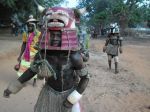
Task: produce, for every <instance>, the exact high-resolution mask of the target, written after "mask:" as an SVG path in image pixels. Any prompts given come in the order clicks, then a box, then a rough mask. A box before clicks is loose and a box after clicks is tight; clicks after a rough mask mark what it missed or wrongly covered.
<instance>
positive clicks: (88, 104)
mask: <svg viewBox="0 0 150 112" xmlns="http://www.w3.org/2000/svg"><path fill="white" fill-rule="evenodd" d="M20 44H21V41H18V40H15V41H13V40H0V48H1V49H0V63H1V67H0V112H33V108H34V104H35V102H36V100H37V97H38V94H39V92H40V90H41V87H42V85H43V81H40V80H39V81H38V83H37V86H36V87H32V85H31V84H32V80H31V81H29V82H28V83H27V85H26V87H25V88H23V89H22V90H21V91H20V92H19V93H18V94H16V95H11V97H10V98H9V99H7V98H3V91H4V89H5V88H6V87H7V85H8V83H9V82H10V81H12V80H15V79H16V78H17V75H16V72H15V71H14V70H13V66H14V65H15V64H16V63H17V61H16V58H17V54H18V53H19V48H18V46H20ZM103 45H104V41H103V40H91V46H90V61H89V62H88V67H89V73H90V76H91V78H90V82H89V85H88V88H87V89H86V91H85V92H84V96H83V98H82V103H83V104H84V106H83V108H84V112H150V61H149V60H150V46H149V45H150V41H146V42H128V41H125V42H124V52H123V54H121V55H120V56H119V57H120V65H119V69H120V73H119V74H114V65H113V66H112V68H113V69H112V70H108V65H107V55H106V54H105V53H103V52H102V46H103ZM6 48H7V49H6Z"/></svg>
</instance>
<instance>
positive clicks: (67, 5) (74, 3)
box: [61, 0, 78, 8]
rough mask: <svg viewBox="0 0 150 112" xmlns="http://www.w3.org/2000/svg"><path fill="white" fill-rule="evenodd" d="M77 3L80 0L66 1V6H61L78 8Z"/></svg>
mask: <svg viewBox="0 0 150 112" xmlns="http://www.w3.org/2000/svg"><path fill="white" fill-rule="evenodd" d="M77 1H78V0H66V2H65V3H64V4H62V5H61V6H64V7H69V8H72V7H76V6H77Z"/></svg>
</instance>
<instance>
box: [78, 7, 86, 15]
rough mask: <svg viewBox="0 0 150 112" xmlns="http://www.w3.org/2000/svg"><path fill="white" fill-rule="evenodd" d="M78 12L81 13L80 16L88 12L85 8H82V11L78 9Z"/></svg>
mask: <svg viewBox="0 0 150 112" xmlns="http://www.w3.org/2000/svg"><path fill="white" fill-rule="evenodd" d="M78 11H79V13H80V14H84V13H86V12H87V11H86V8H85V7H84V8H81V9H78Z"/></svg>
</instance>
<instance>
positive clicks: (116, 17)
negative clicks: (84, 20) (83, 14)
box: [79, 0, 149, 33]
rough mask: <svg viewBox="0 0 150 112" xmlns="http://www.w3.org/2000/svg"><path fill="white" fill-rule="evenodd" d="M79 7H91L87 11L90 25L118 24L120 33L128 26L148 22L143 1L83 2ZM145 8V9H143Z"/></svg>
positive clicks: (89, 0)
mask: <svg viewBox="0 0 150 112" xmlns="http://www.w3.org/2000/svg"><path fill="white" fill-rule="evenodd" d="M83 1H84V2H83ZM83 1H81V2H80V4H79V6H82V7H83V6H85V7H88V6H89V5H90V6H91V10H90V11H89V15H88V18H89V21H90V22H89V21H88V23H90V24H99V25H106V24H108V23H111V22H118V23H119V25H120V27H121V31H122V33H123V32H124V30H125V28H126V27H128V25H136V24H137V23H140V22H142V21H143V20H144V18H143V17H146V18H147V20H148V14H149V11H148V10H149V7H147V6H148V4H147V2H145V0H83ZM143 6H145V8H143Z"/></svg>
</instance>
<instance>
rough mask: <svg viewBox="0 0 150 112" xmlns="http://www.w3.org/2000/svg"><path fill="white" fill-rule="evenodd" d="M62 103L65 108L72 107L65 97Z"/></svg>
mask: <svg viewBox="0 0 150 112" xmlns="http://www.w3.org/2000/svg"><path fill="white" fill-rule="evenodd" d="M63 105H64V106H65V107H66V108H72V106H73V105H72V104H71V103H70V102H69V101H68V100H67V99H66V100H65V101H64V103H63Z"/></svg>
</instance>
